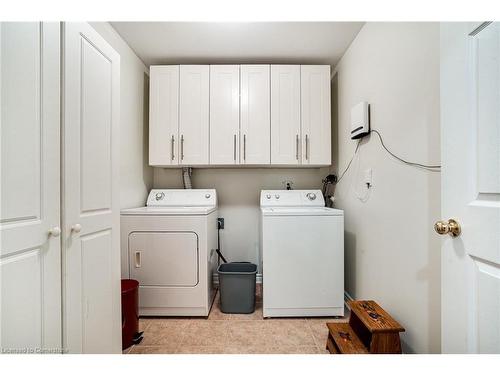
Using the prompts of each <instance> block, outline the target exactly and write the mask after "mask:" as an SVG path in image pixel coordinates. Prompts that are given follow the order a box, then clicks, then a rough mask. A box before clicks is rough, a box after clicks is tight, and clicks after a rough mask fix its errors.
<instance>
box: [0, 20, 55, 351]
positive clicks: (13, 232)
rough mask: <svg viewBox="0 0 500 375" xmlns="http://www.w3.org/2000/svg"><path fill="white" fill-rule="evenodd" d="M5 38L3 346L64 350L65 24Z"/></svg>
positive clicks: (30, 26) (31, 26)
mask: <svg viewBox="0 0 500 375" xmlns="http://www.w3.org/2000/svg"><path fill="white" fill-rule="evenodd" d="M0 40H1V48H0V69H1V70H0V86H1V92H0V104H1V105H0V113H1V120H0V125H1V127H0V140H1V143H0V144H1V146H0V148H1V149H0V151H1V152H0V155H1V156H0V164H1V184H0V195H1V200H0V242H1V248H0V304H1V312H0V317H1V318H0V319H1V321H0V348H1V350H4V351H5V352H6V353H8V352H9V351H10V350H19V349H20V350H23V349H29V350H30V352H31V351H33V352H39V351H40V350H41V351H43V350H48V351H50V352H54V351H58V350H59V351H60V349H61V263H60V260H61V243H60V236H59V235H60V229H59V226H60V222H59V216H60V209H59V205H60V203H59V202H60V200H59V198H60V195H59V186H60V185H59V182H60V180H59V171H60V165H59V150H60V147H59V146H60V140H59V131H60V121H59V100H60V99H59V92H60V90H59V82H60V81H59V61H60V55H59V51H60V47H59V46H60V39H59V24H58V23H35V22H31V23H20V22H5V23H0ZM51 230H52V231H51ZM49 231H51V232H50V233H52V234H49Z"/></svg>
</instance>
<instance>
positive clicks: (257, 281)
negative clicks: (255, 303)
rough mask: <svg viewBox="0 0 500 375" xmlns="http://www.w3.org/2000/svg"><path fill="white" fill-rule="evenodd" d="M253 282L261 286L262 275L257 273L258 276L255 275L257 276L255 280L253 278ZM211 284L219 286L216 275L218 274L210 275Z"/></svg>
mask: <svg viewBox="0 0 500 375" xmlns="http://www.w3.org/2000/svg"><path fill="white" fill-rule="evenodd" d="M255 282H256V283H257V284H262V274H261V273H258V274H257V276H256V278H255ZM212 283H213V284H214V285H219V275H218V274H216V273H214V274H213V275H212Z"/></svg>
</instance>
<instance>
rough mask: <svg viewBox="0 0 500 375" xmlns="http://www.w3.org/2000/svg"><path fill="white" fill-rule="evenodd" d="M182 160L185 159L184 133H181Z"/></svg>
mask: <svg viewBox="0 0 500 375" xmlns="http://www.w3.org/2000/svg"><path fill="white" fill-rule="evenodd" d="M181 160H184V134H183V135H181Z"/></svg>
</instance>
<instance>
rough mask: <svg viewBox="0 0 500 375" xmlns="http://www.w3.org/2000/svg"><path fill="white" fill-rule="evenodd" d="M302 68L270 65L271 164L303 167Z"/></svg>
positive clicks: (298, 66)
mask: <svg viewBox="0 0 500 375" xmlns="http://www.w3.org/2000/svg"><path fill="white" fill-rule="evenodd" d="M300 143H301V141H300V65H271V164H290V165H293V164H300Z"/></svg>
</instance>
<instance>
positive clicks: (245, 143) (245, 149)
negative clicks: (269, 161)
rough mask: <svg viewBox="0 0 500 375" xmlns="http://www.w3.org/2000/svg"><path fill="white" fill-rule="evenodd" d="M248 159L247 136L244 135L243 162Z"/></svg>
mask: <svg viewBox="0 0 500 375" xmlns="http://www.w3.org/2000/svg"><path fill="white" fill-rule="evenodd" d="M246 159H247V135H246V134H243V160H246Z"/></svg>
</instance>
